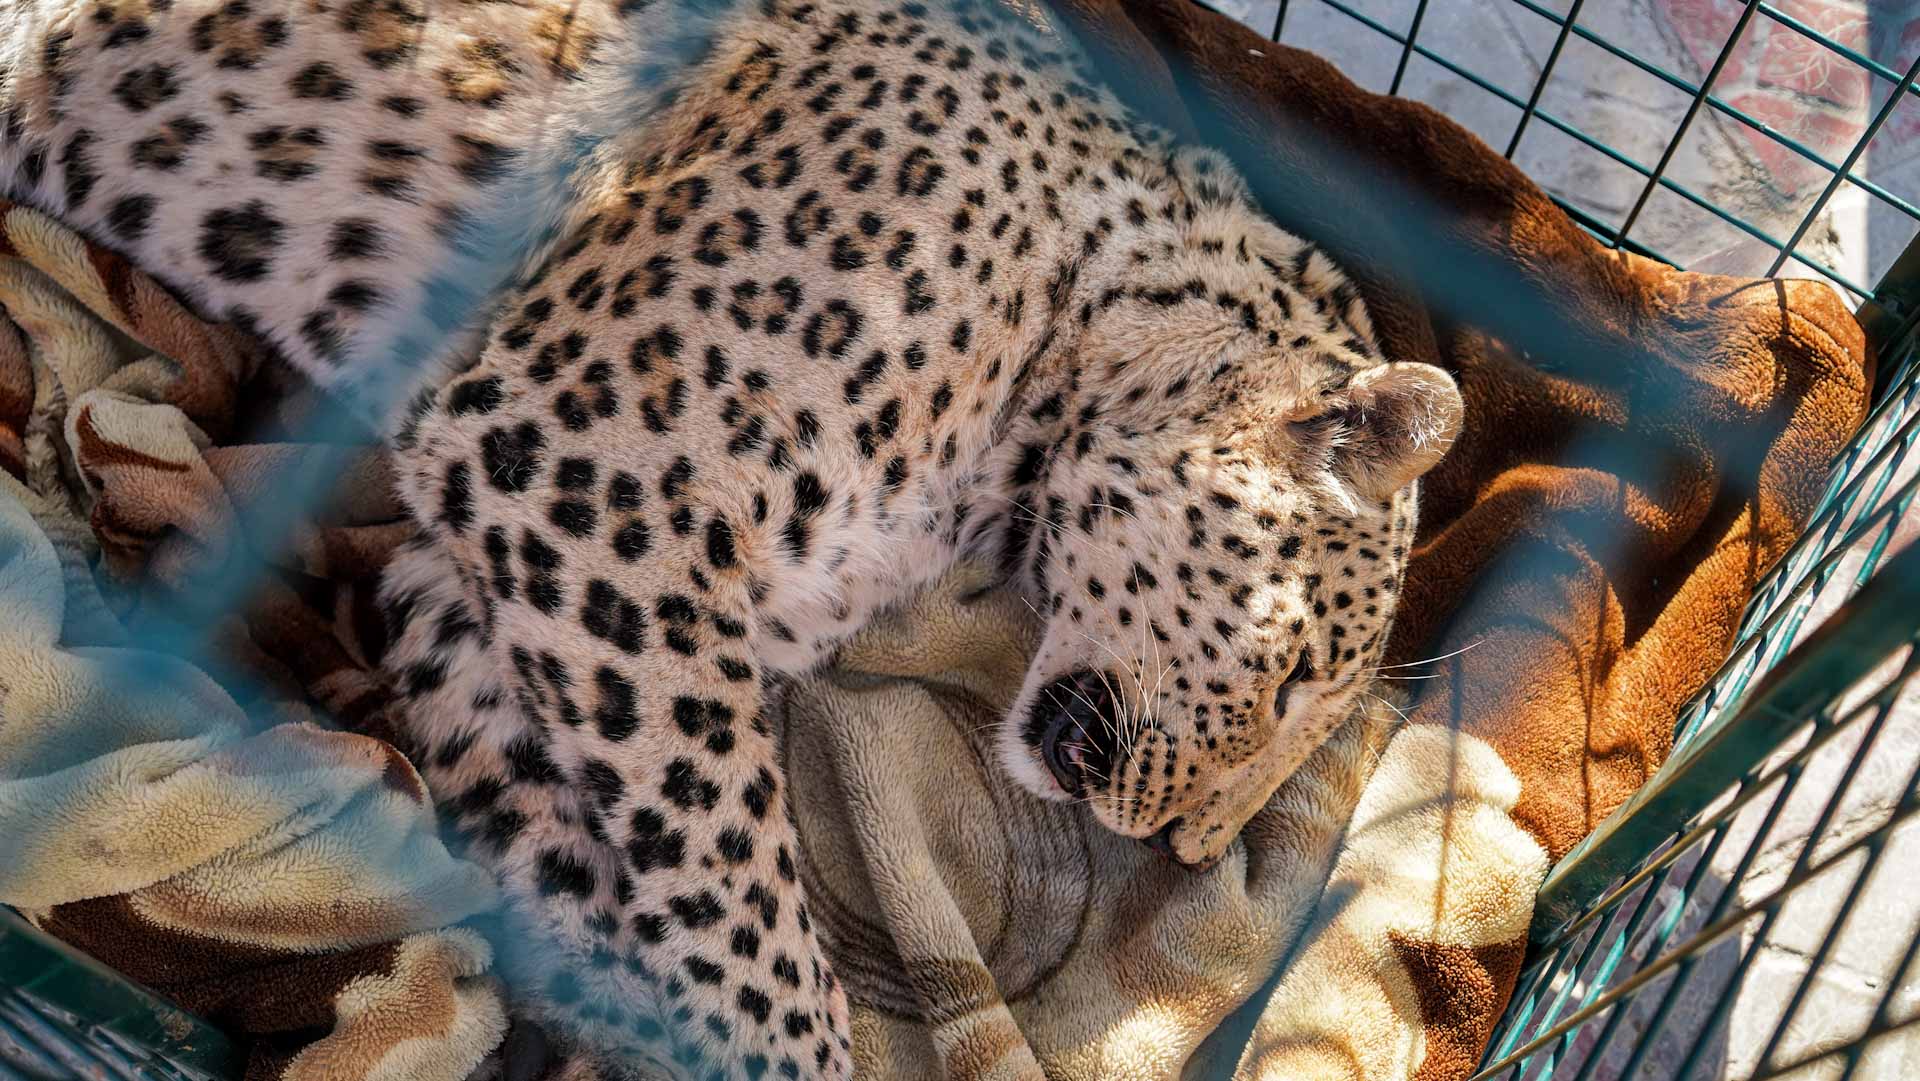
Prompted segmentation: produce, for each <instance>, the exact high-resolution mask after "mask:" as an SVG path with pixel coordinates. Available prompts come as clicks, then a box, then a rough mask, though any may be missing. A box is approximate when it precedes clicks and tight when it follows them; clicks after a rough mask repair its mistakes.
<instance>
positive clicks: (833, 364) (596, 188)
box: [0, 0, 1463, 1081]
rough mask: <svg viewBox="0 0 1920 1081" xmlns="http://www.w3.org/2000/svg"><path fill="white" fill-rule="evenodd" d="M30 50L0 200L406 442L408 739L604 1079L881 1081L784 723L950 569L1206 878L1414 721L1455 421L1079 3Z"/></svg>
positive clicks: (604, 0)
mask: <svg viewBox="0 0 1920 1081" xmlns="http://www.w3.org/2000/svg"><path fill="white" fill-rule="evenodd" d="M0 28H4V31H5V33H4V38H3V39H0V106H3V107H4V112H3V113H0V184H3V185H4V189H3V190H4V191H5V193H6V194H7V196H8V197H9V198H11V199H13V200H16V201H18V202H20V203H22V204H25V205H30V206H35V207H38V208H40V209H43V210H45V211H46V212H48V213H50V214H53V215H55V216H57V217H59V218H60V219H61V220H63V221H64V222H66V223H68V224H70V225H72V226H73V227H75V228H76V229H79V230H81V231H82V232H84V233H86V234H87V235H89V236H91V237H94V238H96V239H98V240H99V241H100V242H101V243H103V244H105V245H108V246H110V247H113V248H115V249H117V250H119V251H121V252H122V253H124V254H126V255H127V256H128V258H129V259H131V260H132V261H133V262H134V263H135V264H137V265H140V266H142V267H144V268H147V269H149V270H150V271H151V272H152V273H153V274H154V275H155V276H156V277H158V278H159V279H160V280H162V281H163V282H165V283H166V284H167V286H168V287H169V288H172V289H174V290H176V291H178V292H179V293H180V294H181V295H182V296H183V297H184V298H186V299H187V300H188V302H189V303H190V304H192V305H193V306H194V307H195V308H196V309H197V310H199V311H201V312H204V313H206V314H207V315H209V317H212V318H217V319H221V320H224V321H227V322H230V323H232V324H234V325H236V326H238V327H240V328H241V329H243V330H244V331H246V332H248V333H249V334H250V335H251V336H252V337H253V338H254V339H255V340H257V341H259V342H260V343H262V347H263V348H266V349H270V350H272V351H273V352H274V353H276V354H277V355H278V356H280V357H282V358H284V359H285V360H286V361H287V362H288V363H290V364H291V365H292V366H294V367H296V368H298V369H299V370H301V371H302V372H304V373H306V374H307V375H308V376H309V377H311V379H312V380H313V381H314V382H315V383H317V384H319V385H320V386H322V387H324V388H328V389H329V390H330V391H331V392H333V393H336V394H338V395H339V396H340V397H341V398H342V399H343V400H352V401H354V402H357V403H361V404H362V405H363V406H364V408H365V409H366V410H368V411H369V412H370V413H371V414H373V415H376V416H377V417H378V418H379V421H380V423H381V424H382V425H384V428H383V430H384V431H386V432H387V433H388V445H389V448H390V450H391V453H392V457H393V462H394V474H395V477H396V484H397V486H398V489H399V492H400V495H401V497H402V500H403V502H404V503H405V505H406V507H407V509H408V512H409V514H410V515H411V517H412V519H413V522H414V525H415V526H416V535H415V536H414V538H413V539H411V540H410V541H408V542H407V543H406V544H405V545H403V546H402V549H401V550H400V552H399V553H398V554H397V555H396V556H395V557H394V559H393V562H392V564H391V565H390V566H389V567H388V568H387V570H386V573H385V576H384V580H383V583H382V586H381V598H382V604H383V606H384V610H385V612H386V615H387V619H388V624H389V636H388V637H389V641H388V643H387V649H386V652H385V655H384V657H383V658H382V661H381V663H382V665H383V672H384V673H385V678H387V679H388V681H389V682H390V684H391V686H392V688H393V692H394V694H395V696H396V699H397V701H398V702H399V703H400V711H401V714H402V723H401V724H400V726H399V727H400V729H401V730H402V731H404V733H405V734H406V739H407V741H408V743H409V747H410V749H411V751H412V757H413V758H414V760H415V761H416V762H417V763H418V765H419V767H420V770H421V772H422V774H423V775H424V776H425V778H426V779H427V781H428V785H429V788H430V789H431V791H432V792H433V794H434V796H435V798H436V801H437V803H438V805H439V807H440V809H441V812H442V814H443V815H444V817H445V819H446V820H447V821H448V822H449V823H450V824H451V825H452V826H453V827H454V828H455V829H456V830H457V832H458V837H459V839H460V842H461V843H462V844H463V845H464V846H465V848H464V850H465V851H468V852H471V853H472V854H474V855H475V857H476V858H479V859H481V860H483V861H485V862H486V863H487V864H488V866H490V867H491V868H493V869H494V870H495V871H496V872H497V874H498V877H499V880H500V882H501V887H502V890H503V896H504V899H505V906H504V911H505V915H504V916H503V917H502V921H503V922H502V925H501V926H500V927H499V928H497V929H496V933H495V935H494V940H495V941H496V942H497V943H498V944H499V948H500V951H501V963H502V966H503V971H505V972H506V973H507V974H508V976H509V979H510V980H511V982H512V985H513V987H514V998H515V1002H516V1009H517V1010H520V1011H521V1012H522V1013H523V1014H524V1015H525V1016H528V1017H530V1018H532V1019H534V1020H535V1021H536V1022H537V1023H539V1024H541V1025H543V1026H546V1027H547V1028H549V1029H550V1030H551V1031H552V1032H554V1033H555V1034H557V1037H558V1038H560V1039H562V1040H563V1041H565V1042H566V1043H568V1044H569V1045H570V1046H577V1047H579V1048H582V1049H586V1050H587V1051H589V1052H591V1053H592V1054H593V1055H595V1056H597V1057H599V1058H600V1059H601V1060H603V1061H606V1062H611V1063H617V1064H622V1065H623V1066H625V1067H627V1068H631V1069H634V1070H638V1071H641V1072H643V1073H648V1072H650V1073H651V1074H653V1075H663V1076H668V1077H675V1078H697V1079H701V1081H704V1079H706V1078H710V1077H729V1078H731V1077H744V1078H760V1077H780V1078H844V1077H847V1076H849V1075H850V1073H851V1070H852V1061H853V1059H852V1053H851V1042H850V1036H849V1023H848V1009H847V991H846V988H845V986H844V985H843V984H842V983H841V982H840V980H839V978H838V977H837V976H836V974H835V972H834V968H833V965H832V964H831V961H830V955H831V953H832V949H833V947H834V945H835V944H833V943H831V942H828V941H825V940H824V938H823V932H822V931H821V930H820V929H819V928H817V927H816V926H815V924H814V922H813V920H812V917H811V913H810V910H809V907H808V900H807V897H808V894H807V888H806V880H807V878H808V874H809V871H808V866H807V863H806V854H805V852H804V850H803V849H802V848H801V846H800V845H799V843H798V841H797V838H796V835H795V829H794V826H793V824H792V821H791V820H790V818H789V816H788V814H787V810H786V808H787V793H788V789H789V786H791V785H794V784H805V783H806V781H807V779H806V778H805V777H795V776H789V775H787V774H786V773H785V772H784V771H783V769H782V767H781V763H780V760H779V756H778V754H777V748H776V746H775V741H774V739H773V734H772V732H773V722H772V721H771V719H770V711H771V708H772V702H773V698H774V696H775V695H776V694H777V692H778V689H779V686H780V685H781V683H782V682H783V681H784V680H788V679H791V678H794V677H796V676H800V675H804V674H806V673H808V672H811V671H813V670H815V669H817V668H818V667H820V666H821V665H822V664H824V663H826V662H827V661H829V660H830V659H831V657H832V656H833V653H834V650H835V649H836V647H837V646H838V644H840V643H842V642H844V641H845V640H846V639H847V638H848V637H849V636H850V635H852V634H853V633H855V632H857V631H858V630H859V628H860V627H862V626H863V625H864V624H865V623H866V622H867V621H868V620H870V619H871V618H873V617H874V616H875V615H876V614H877V613H881V612H884V611H886V610H888V609H889V608H890V607H891V606H894V605H897V604H898V603H900V602H901V601H902V600H903V599H904V598H907V597H910V596H912V595H913V594H914V592H915V591H916V590H917V589H919V588H920V587H922V586H924V585H926V584H928V583H930V582H932V581H934V580H935V579H936V578H937V577H938V576H940V575H941V574H942V573H943V572H944V571H946V570H947V569H948V568H951V567H953V566H955V565H956V564H957V563H959V562H961V561H963V560H974V561H985V562H987V563H988V564H989V565H990V566H991V567H992V568H993V569H994V572H995V574H996V575H997V576H998V580H999V581H1000V582H1001V583H1002V584H1003V585H1004V587H1005V588H1008V589H1011V590H1013V591H1015V592H1016V593H1017V594H1018V595H1019V596H1020V597H1021V598H1023V599H1024V601H1025V602H1026V604H1027V606H1028V607H1029V608H1030V609H1031V612H1032V615H1033V618H1034V620H1035V625H1036V628H1037V646H1036V649H1035V652H1034V655H1033V658H1032V661H1031V664H1030V667H1029V669H1028V671H1027V673H1026V675H1025V676H1024V679H1023V682H1022V685H1021V686H1020V688H1019V691H1018V694H1017V696H1016V697H1015V699H1014V704H1013V706H1012V707H1011V708H1010V709H1009V710H1008V711H1007V713H1006V715H1005V717H1004V718H1003V719H1002V721H1001V722H1000V725H999V727H998V729H997V730H996V733H995V745H996V746H997V748H998V754H999V759H1000V762H999V764H1000V765H1001V766H1002V767H1004V769H1005V770H1006V772H1007V773H1008V774H1009V775H1010V776H1011V777H1012V778H1013V779H1014V780H1015V781H1016V782H1017V783H1018V785H1019V786H1020V787H1022V788H1023V789H1024V790H1025V791H1027V792H1029V793H1031V794H1032V795H1033V796H1034V797H1036V798H1038V799H1042V800H1049V801H1062V802H1069V803H1072V804H1075V805H1077V806H1078V807H1079V808H1080V812H1081V813H1083V814H1085V815H1086V816H1088V817H1089V818H1090V819H1091V820H1092V821H1094V822H1095V823H1097V824H1098V825H1099V826H1100V827H1102V828H1104V829H1106V830H1110V831H1112V832H1114V833H1116V834H1119V835H1121V836H1124V837H1128V838H1134V839H1137V840H1138V841H1139V842H1140V843H1141V844H1143V845H1145V846H1147V847H1149V848H1151V849H1153V850H1154V851H1155V852H1157V853H1159V854H1160V855H1161V856H1163V857H1164V858H1166V859H1167V860H1169V861H1172V862H1174V863H1176V864H1179V865H1181V866H1184V867H1187V868H1189V869H1192V870H1193V871H1195V873H1220V872H1219V871H1210V870H1209V869H1210V868H1214V867H1215V866H1216V865H1218V864H1221V863H1222V862H1231V861H1232V860H1235V859H1240V858H1244V857H1243V855H1242V854H1243V852H1244V847H1243V846H1239V845H1237V843H1236V839H1237V837H1238V835H1239V833H1240V830H1241V828H1242V826H1244V825H1245V824H1246V822H1247V821H1248V820H1249V819H1250V818H1251V817H1252V816H1253V814H1254V813H1255V812H1256V811H1257V810H1259V809H1260V808H1261V807H1262V806H1263V805H1264V804H1265V803H1266V802H1267V800H1268V799H1269V797H1271V796H1272V795H1273V793H1274V792H1275V790H1276V789H1277V788H1278V786H1279V785H1280V784H1281V783H1282V782H1283V781H1284V780H1285V779H1286V778H1287V777H1288V776H1289V775H1290V773H1291V772H1292V771H1293V770H1294V769H1295V767H1297V766H1298V765H1299V764H1300V763H1301V762H1302V761H1304V760H1305V759H1306V757H1307V756H1308V755H1310V754H1311V753H1312V752H1313V751H1314V749H1315V748H1316V747H1318V746H1319V744H1320V743H1321V742H1322V741H1323V740H1324V739H1325V738H1326V737H1327V736H1328V735H1329V734H1330V733H1332V732H1333V731H1334V729H1335V728H1336V727H1338V726H1339V725H1340V724H1341V723H1342V722H1343V721H1344V720H1345V719H1346V718H1347V717H1348V716H1349V715H1350V714H1351V713H1352V711H1353V710H1354V709H1355V708H1356V705H1357V704H1358V703H1359V702H1360V701H1361V700H1362V699H1363V698H1365V697H1366V696H1368V695H1370V694H1374V693H1375V688H1376V686H1377V685H1376V681H1377V680H1378V679H1379V678H1380V667H1381V666H1380V657H1381V654H1382V650H1383V648H1384V645H1385V642H1386V639H1387V636H1388V634H1389V631H1390V628H1391V625H1392V620H1393V617H1394V614H1395V611H1396V605H1397V603H1398V600H1399V595H1400V592H1401V586H1402V581H1403V577H1404V573H1405V569H1406V566H1407V560H1408V558H1409V553H1410V549H1411V547H1412V545H1413V543H1414V529H1415V525H1416V507H1417V494H1418V480H1419V478H1420V477H1421V476H1422V475H1424V474H1425V473H1426V472H1427V471H1429V470H1430V469H1431V468H1432V467H1433V466H1434V465H1435V464H1436V463H1437V462H1438V461H1439V460H1440V459H1441V457H1442V456H1443V455H1444V454H1445V453H1446V450H1447V448H1448V446H1449V445H1450V444H1451V443H1452V441H1453V440H1454V438H1455V436H1456V435H1457V434H1458V432H1459V430H1460V427H1461V425H1462V423H1463V405H1462V401H1461V397H1460V395H1459V392H1458V390H1457V389H1456V387H1455V385H1454V383H1453V380H1452V379H1451V377H1450V376H1449V375H1448V374H1447V373H1446V372H1444V371H1443V370H1441V369H1439V368H1437V367H1433V366H1430V365H1426V364H1422V363H1417V362H1409V361H1396V360H1393V359H1392V358H1390V357H1389V356H1387V355H1386V352H1385V350H1384V349H1383V347H1382V345H1381V339H1380V336H1379V335H1378V334H1377V333H1376V330H1375V328H1374V326H1373V324H1372V322H1371V320H1370V317H1369V314H1368V308H1367V304H1366V302H1365V299H1364V297H1363V295H1362V293H1361V290H1360V288H1359V287H1358V286H1357V285H1356V284H1355V282H1354V281H1353V280H1352V279H1350V278H1349V277H1348V276H1347V275H1346V274H1345V273H1344V272H1343V271H1342V270H1341V268H1340V267H1339V266H1338V265H1336V262H1335V260H1334V259H1333V258H1332V257H1331V256H1329V255H1328V254H1327V252H1326V250H1325V249H1324V247H1322V246H1320V245H1317V244H1315V243H1312V242H1309V241H1307V240H1305V239H1302V238H1300V237H1298V236H1295V235H1293V234H1291V233H1289V232H1287V231H1285V230H1283V229H1282V228H1280V227H1279V226H1278V225H1277V224H1275V223H1274V222H1273V221H1272V219H1271V217H1270V216H1269V215H1268V214H1267V213H1266V212H1265V211H1263V210H1262V209H1261V207H1260V206H1259V205H1258V203H1257V202H1256V200H1255V199H1254V198H1253V196H1252V194H1251V191H1250V188H1249V186H1248V184H1247V182H1246V179H1245V178H1244V177H1243V176H1242V175H1241V174H1240V173H1239V172H1238V171H1237V170H1236V168H1235V166H1234V165H1233V164H1232V162H1231V161H1230V160H1229V159H1228V158H1227V157H1226V156H1224V155H1223V154H1221V153H1219V152H1218V151H1217V150H1215V149H1213V148H1209V147H1206V146H1200V145H1194V144H1191V143H1188V142H1183V141H1182V140H1180V139H1178V138H1176V137H1175V136H1173V135H1172V134H1170V133H1169V132H1167V131H1165V130H1163V129H1162V128H1160V127H1158V126H1156V125H1155V124H1153V123H1151V122H1150V121H1148V120H1146V119H1143V118H1142V117H1140V116H1139V115H1137V114H1136V113H1135V112H1134V111H1133V110H1131V109H1129V108H1128V107H1127V106H1126V105H1125V104H1123V103H1122V101H1121V100H1120V98H1119V97H1118V96H1117V95H1116V94H1115V93H1114V91H1113V89H1112V81H1113V78H1114V77H1115V76H1114V75H1113V73H1108V72H1101V71H1099V70H1096V69H1095V66H1094V64H1093V63H1092V62H1091V61H1090V60H1089V58H1088V54H1087V53H1086V52H1085V51H1084V50H1082V49H1081V48H1079V46H1078V45H1077V44H1076V43H1075V42H1074V41H1073V40H1072V39H1071V35H1069V34H1068V33H1066V32H1065V31H1063V30H1062V29H1061V28H1060V25H1059V20H1058V19H1057V18H1056V17H1054V16H1053V15H1052V14H1051V13H1050V12H1049V10H1048V9H1047V8H1046V7H1045V5H1044V4H1042V3H1037V2H1034V0H578V2H574V0H568V2H564V3H563V2H558V0H511V2H490V3H477V2H451V3H443V4H439V5H432V4H428V3H426V2H425V0H289V2H287V3H280V4H266V3H263V2H262V0H21V2H20V3H18V4H16V5H14V6H12V7H10V8H9V9H8V10H7V12H6V13H4V14H0ZM1120 77H1124V74H1122V75H1121V76H1120ZM915 960H916V959H909V962H910V963H913V962H914V961H915ZM935 960H937V959H925V958H923V959H917V961H919V962H923V963H931V962H933V961H935Z"/></svg>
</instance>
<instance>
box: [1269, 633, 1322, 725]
mask: <svg viewBox="0 0 1920 1081" xmlns="http://www.w3.org/2000/svg"><path fill="white" fill-rule="evenodd" d="M1312 678H1313V658H1312V657H1311V656H1309V655H1308V652H1307V651H1306V650H1304V649H1303V650H1301V651H1300V656H1299V657H1298V658H1296V659H1295V660H1294V662H1293V671H1291V672H1288V673H1287V678H1286V679H1285V680H1282V681H1281V683H1280V689H1279V690H1277V691H1275V692H1274V693H1273V712H1274V715H1275V716H1280V715H1283V714H1285V713H1286V712H1287V693H1288V692H1289V691H1291V690H1293V688H1294V687H1295V686H1297V685H1299V684H1300V683H1303V682H1306V681H1307V680H1310V679H1312Z"/></svg>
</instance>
